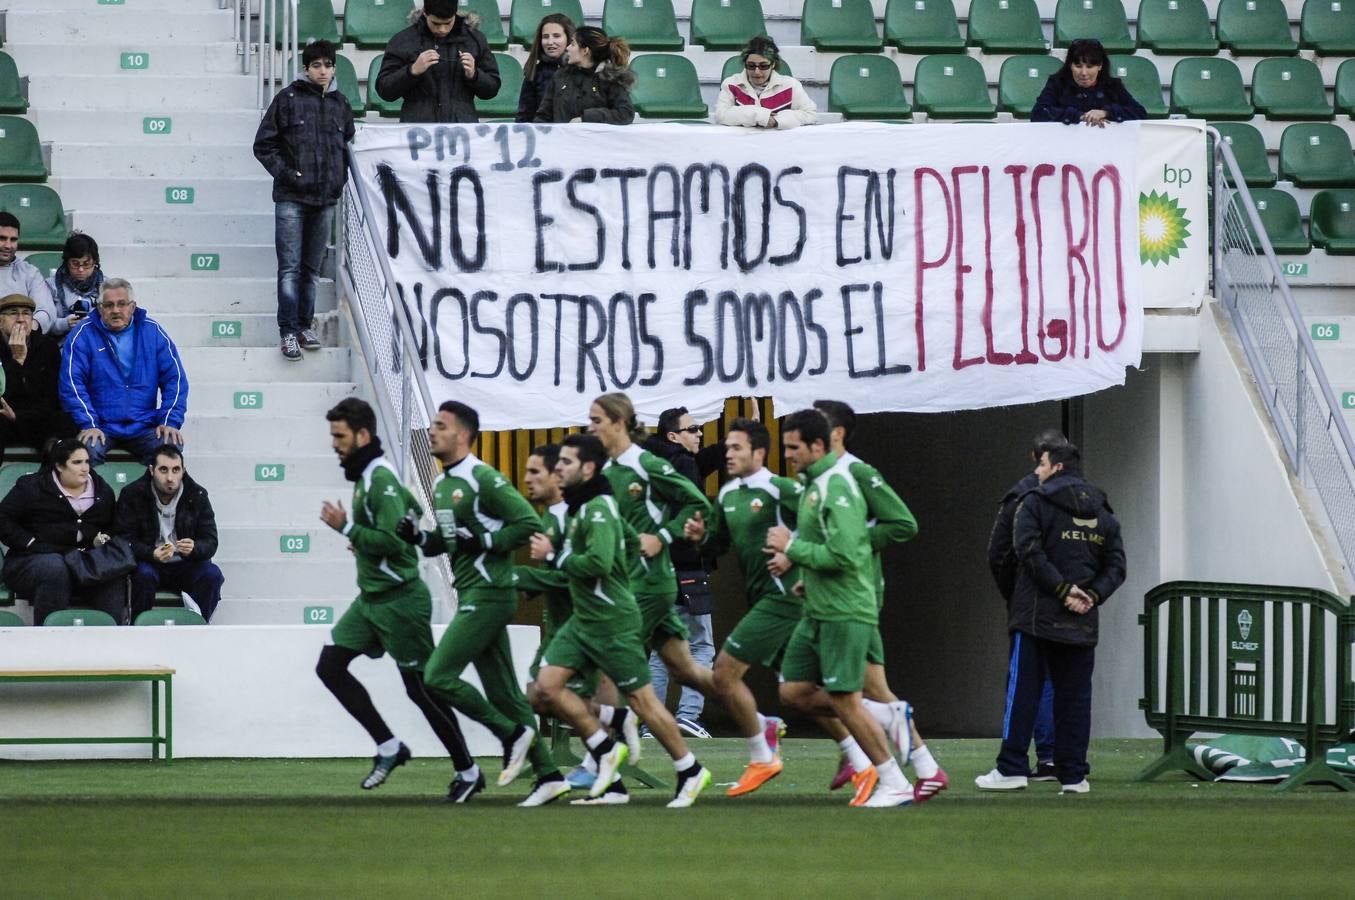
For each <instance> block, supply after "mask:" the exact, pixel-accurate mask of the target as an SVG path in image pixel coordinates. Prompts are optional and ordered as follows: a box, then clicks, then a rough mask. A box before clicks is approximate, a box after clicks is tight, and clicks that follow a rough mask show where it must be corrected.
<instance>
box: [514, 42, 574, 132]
mask: <svg viewBox="0 0 1355 900" xmlns="http://www.w3.org/2000/svg"><path fill="white" fill-rule="evenodd" d="M563 60H564V54H563V53H562V54H560V59H549V58H547V57H545V56H542V57H541V58H540V59H538V60H537V61H536V68H535V69H533V70H532V77H531V78H527V79H524V80H523V82H522V90H521V92H519V93H518V112H517V116H515V117H514V119H513V121H514V122H530V121H532V119H534V118H535V117H536V111H537V109H538V108H540V106H541V98H542V97H545V96H546V94H548V93H550V86H551V85H552V84H554V83H555V76H556V75H558V74H559V73H560V67H561V66H563V65H564V62H563Z"/></svg>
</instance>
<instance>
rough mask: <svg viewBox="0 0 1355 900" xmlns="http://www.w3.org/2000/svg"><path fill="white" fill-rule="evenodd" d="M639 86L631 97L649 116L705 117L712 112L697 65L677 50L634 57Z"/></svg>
mask: <svg viewBox="0 0 1355 900" xmlns="http://www.w3.org/2000/svg"><path fill="white" fill-rule="evenodd" d="M630 67H631V69H632V70H634V72H635V88H634V89H633V90H632V91H631V95H630V97H631V101H632V102H634V104H635V111H636V112H637V113H638V114H640V115H642V116H644V117H645V118H647V119H704V118H705V117H706V116H707V115H709V114H710V110H709V109H707V107H706V103H705V101H704V100H702V99H701V82H700V80H699V79H698V78H697V77H696V66H694V65H692V61H691V60H690V59H688V58H687V57H685V56H679V55H678V54H676V53H646V54H645V55H643V56H634V57H631V61H630Z"/></svg>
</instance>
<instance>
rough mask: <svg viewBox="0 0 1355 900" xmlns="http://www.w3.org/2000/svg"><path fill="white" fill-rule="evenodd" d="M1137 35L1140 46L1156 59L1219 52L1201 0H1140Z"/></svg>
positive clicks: (1207, 11)
mask: <svg viewBox="0 0 1355 900" xmlns="http://www.w3.org/2000/svg"><path fill="white" fill-rule="evenodd" d="M1138 36H1139V46H1140V47H1147V48H1148V49H1150V50H1152V51H1153V53H1155V54H1157V55H1158V56H1193V55H1195V54H1205V53H1218V52H1219V42H1218V39H1217V38H1215V37H1214V30H1213V29H1212V28H1211V27H1210V25H1209V10H1208V9H1206V8H1205V5H1204V0H1142V2H1140V3H1139V15H1138Z"/></svg>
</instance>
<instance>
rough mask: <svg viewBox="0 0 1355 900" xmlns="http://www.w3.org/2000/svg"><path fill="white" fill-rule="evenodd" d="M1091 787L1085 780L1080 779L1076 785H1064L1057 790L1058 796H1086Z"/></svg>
mask: <svg viewBox="0 0 1355 900" xmlns="http://www.w3.org/2000/svg"><path fill="white" fill-rule="evenodd" d="M1091 789H1092V786H1091V785H1090V784H1088V783H1087V779H1085V778H1084V779H1082V780H1081V781H1079V782H1078V783H1077V784H1065V785H1064V786H1063V787H1062V789H1060V790H1059V793H1060V794H1086V793H1090V792H1091Z"/></svg>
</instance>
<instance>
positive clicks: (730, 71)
mask: <svg viewBox="0 0 1355 900" xmlns="http://www.w3.org/2000/svg"><path fill="white" fill-rule="evenodd" d="M742 71H743V57H741V56H739V55H738V54H735V55H733V56H731V57H730V58H729V59H727V60H725V67H724V69H722V70H721V72H720V80H721V81H724V80H725V79H726V78H728V77H729V76H730V75H734V74H737V73H739V72H742ZM776 71H778V72H780V73H781V74H782V75H790V66H788V65H786V61H785V60H784V59H778V60H777V61H776Z"/></svg>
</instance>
